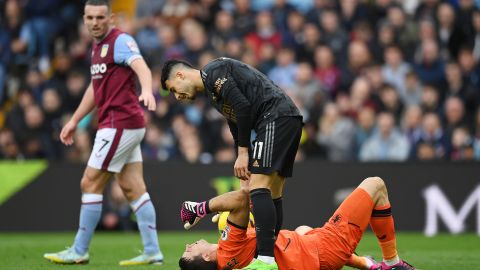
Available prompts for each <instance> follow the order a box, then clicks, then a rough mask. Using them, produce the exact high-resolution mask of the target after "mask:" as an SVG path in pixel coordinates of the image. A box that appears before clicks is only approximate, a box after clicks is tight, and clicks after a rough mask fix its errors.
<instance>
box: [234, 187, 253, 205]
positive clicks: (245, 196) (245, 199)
mask: <svg viewBox="0 0 480 270" xmlns="http://www.w3.org/2000/svg"><path fill="white" fill-rule="evenodd" d="M236 200H237V201H238V204H239V205H242V206H244V205H250V192H249V191H248V189H240V190H238V192H237V197H236Z"/></svg>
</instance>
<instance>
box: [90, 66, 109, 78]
mask: <svg viewBox="0 0 480 270" xmlns="http://www.w3.org/2000/svg"><path fill="white" fill-rule="evenodd" d="M105 72H107V64H105V63H102V64H94V65H91V66H90V74H92V75H96V74H99V73H105Z"/></svg>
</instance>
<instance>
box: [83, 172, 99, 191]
mask: <svg viewBox="0 0 480 270" xmlns="http://www.w3.org/2000/svg"><path fill="white" fill-rule="evenodd" d="M80 190H81V191H82V193H93V192H95V191H96V190H95V181H94V180H93V179H92V178H91V177H89V176H88V175H87V174H84V175H83V177H82V180H81V181H80Z"/></svg>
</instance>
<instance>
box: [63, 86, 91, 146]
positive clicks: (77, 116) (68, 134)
mask: <svg viewBox="0 0 480 270" xmlns="http://www.w3.org/2000/svg"><path fill="white" fill-rule="evenodd" d="M94 107H95V97H94V94H93V86H92V83H91V82H90V84H89V85H88V87H87V90H86V91H85V94H83V98H82V101H81V102H80V105H78V108H77V110H76V111H75V113H74V114H73V116H72V118H71V119H70V120H69V121H68V122H67V124H65V126H64V127H63V128H62V131H61V132H60V141H62V143H63V144H65V145H71V144H72V143H73V135H74V133H75V130H76V129H77V125H78V122H80V120H82V119H83V117H85V115H87V114H88V113H90V112H91V111H92V110H93V108H94Z"/></svg>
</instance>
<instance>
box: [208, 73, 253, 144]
mask: <svg viewBox="0 0 480 270" xmlns="http://www.w3.org/2000/svg"><path fill="white" fill-rule="evenodd" d="M213 77H214V78H215V80H216V81H215V83H214V87H215V91H216V92H217V93H218V94H219V95H220V96H222V98H224V99H225V101H226V102H228V103H230V104H231V106H232V108H233V111H234V112H235V116H236V118H237V123H236V124H237V138H238V146H241V147H249V146H250V133H251V129H252V123H251V117H250V113H251V107H252V106H251V104H250V102H249V101H248V99H247V98H246V97H245V96H244V95H243V93H242V91H241V90H240V88H239V87H238V86H237V83H236V82H235V79H234V78H233V77H232V75H231V73H230V72H229V71H228V68H226V67H223V68H217V69H216V70H215V71H214V73H213Z"/></svg>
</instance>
